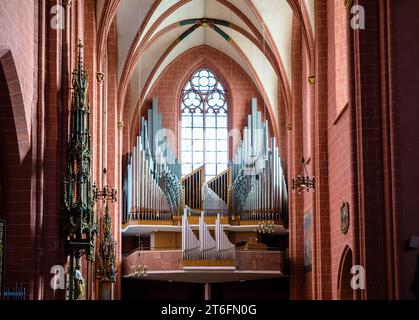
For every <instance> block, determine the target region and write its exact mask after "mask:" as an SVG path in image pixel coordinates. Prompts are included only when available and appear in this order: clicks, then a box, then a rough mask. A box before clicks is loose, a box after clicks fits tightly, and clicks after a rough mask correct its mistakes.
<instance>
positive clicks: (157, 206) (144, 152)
mask: <svg viewBox="0 0 419 320" xmlns="http://www.w3.org/2000/svg"><path fill="white" fill-rule="evenodd" d="M139 128H140V134H139V135H138V136H137V138H136V140H135V145H134V147H133V149H132V152H131V153H130V154H129V155H127V158H126V167H125V178H124V180H125V181H124V198H125V204H124V206H123V221H124V222H126V221H127V220H171V219H172V217H173V215H179V213H180V212H181V208H182V188H181V185H180V181H179V178H180V172H181V171H180V170H181V169H180V164H179V161H178V160H177V159H176V157H175V155H174V153H173V151H172V150H171V149H170V147H169V146H168V145H167V143H168V139H167V134H166V130H165V129H164V128H163V124H162V115H161V114H159V113H158V100H157V98H154V99H153V107H152V108H151V109H150V110H148V118H147V120H146V119H144V117H141V119H140V123H139Z"/></svg>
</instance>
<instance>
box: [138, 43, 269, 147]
mask: <svg viewBox="0 0 419 320" xmlns="http://www.w3.org/2000/svg"><path fill="white" fill-rule="evenodd" d="M202 66H206V67H209V68H210V69H212V70H213V71H214V72H215V73H216V74H217V75H218V77H219V78H220V80H221V81H222V83H223V85H224V87H225V89H226V90H227V91H228V99H229V101H228V103H229V115H230V118H229V126H230V130H231V129H232V128H236V129H239V130H240V132H242V129H243V127H244V126H245V125H246V124H247V116H248V114H249V113H250V112H251V101H252V98H253V97H256V98H257V99H258V106H259V110H260V111H262V114H263V111H264V110H263V100H262V98H261V95H260V94H259V92H258V90H257V88H256V86H255V85H254V83H253V82H252V81H251V79H250V78H249V76H248V75H247V74H246V72H245V71H244V70H243V69H242V68H241V67H240V66H239V65H238V64H237V63H236V62H234V61H233V60H232V59H231V58H229V57H227V56H226V55H224V54H223V53H221V52H220V51H218V50H216V49H214V48H210V47H208V46H200V47H196V48H193V49H191V50H189V51H187V52H186V53H184V54H183V55H182V56H180V57H179V58H177V59H176V60H175V61H174V62H172V63H171V64H170V65H169V66H168V67H167V68H166V70H165V71H164V72H163V74H162V75H161V76H160V77H159V79H158V81H157V83H156V84H155V85H154V87H153V88H152V90H151V93H150V94H149V96H148V101H147V103H146V106H147V107H149V106H151V100H152V98H153V96H157V97H158V98H159V110H160V112H161V113H162V114H163V126H165V127H166V128H168V129H170V130H173V132H174V133H175V136H176V137H177V136H178V130H179V129H178V119H179V117H180V113H179V109H180V92H181V90H182V89H183V87H184V85H185V83H186V81H187V80H188V78H189V77H190V76H191V75H192V74H193V72H194V71H196V70H197V69H198V68H199V67H202ZM143 110H144V109H143ZM134 123H135V122H134ZM173 145H174V146H176V147H175V148H176V150H177V145H178V142H177V141H175V142H174V143H173ZM231 148H232V145H231V140H230V152H231V150H232V149H231Z"/></svg>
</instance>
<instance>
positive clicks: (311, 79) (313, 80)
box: [308, 76, 316, 86]
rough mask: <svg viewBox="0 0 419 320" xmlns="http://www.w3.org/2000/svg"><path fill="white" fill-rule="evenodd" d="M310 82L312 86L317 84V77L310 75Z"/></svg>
mask: <svg viewBox="0 0 419 320" xmlns="http://www.w3.org/2000/svg"><path fill="white" fill-rule="evenodd" d="M308 83H309V85H311V86H313V85H315V84H316V77H315V76H309V77H308Z"/></svg>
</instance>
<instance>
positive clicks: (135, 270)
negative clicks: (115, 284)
mask: <svg viewBox="0 0 419 320" xmlns="http://www.w3.org/2000/svg"><path fill="white" fill-rule="evenodd" d="M129 277H133V278H146V277H148V267H147V265H146V264H139V265H136V266H131V273H130V274H129Z"/></svg>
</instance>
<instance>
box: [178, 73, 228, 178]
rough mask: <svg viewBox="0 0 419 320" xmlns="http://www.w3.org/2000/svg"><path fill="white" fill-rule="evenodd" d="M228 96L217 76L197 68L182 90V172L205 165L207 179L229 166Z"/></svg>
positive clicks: (184, 173)
mask: <svg viewBox="0 0 419 320" xmlns="http://www.w3.org/2000/svg"><path fill="white" fill-rule="evenodd" d="M227 117H228V109H227V95H226V91H225V90H224V87H223V85H222V84H221V83H220V81H219V80H218V78H217V77H216V75H215V74H214V73H213V72H211V71H210V70H208V69H200V70H199V71H197V72H196V73H195V74H194V75H193V76H192V77H191V79H190V80H189V81H188V83H187V84H186V86H185V88H184V90H183V91H182V105H181V123H182V128H181V133H180V134H181V160H182V175H183V176H185V175H187V174H189V173H190V172H191V171H192V170H195V169H197V168H199V167H200V166H202V165H203V164H205V175H206V179H207V181H208V180H210V179H211V178H213V177H215V176H216V175H218V174H220V173H221V172H223V171H224V170H226V169H227V165H228V127H227V125H228V121H227V119H228V118H227Z"/></svg>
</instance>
